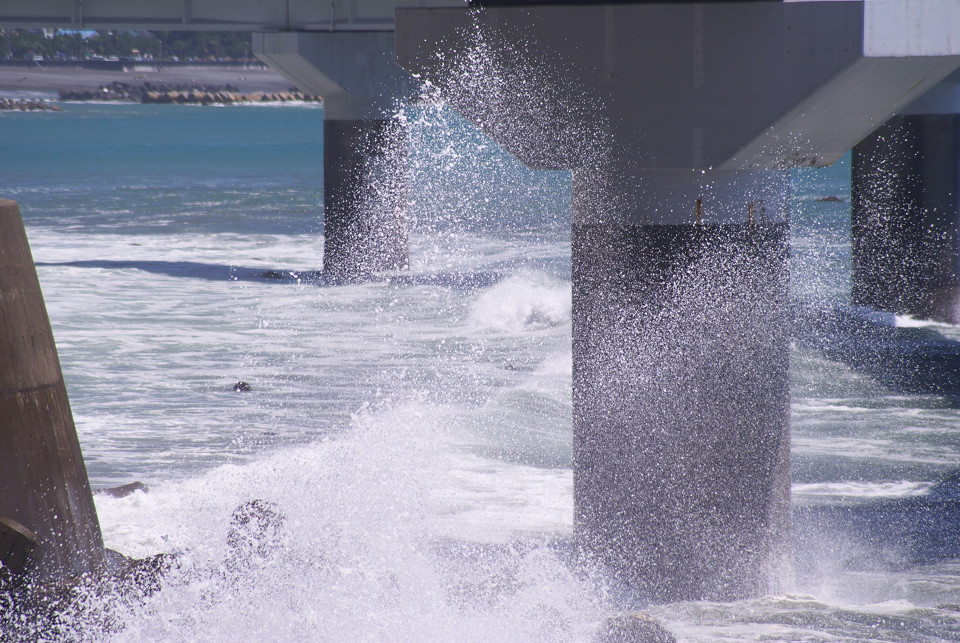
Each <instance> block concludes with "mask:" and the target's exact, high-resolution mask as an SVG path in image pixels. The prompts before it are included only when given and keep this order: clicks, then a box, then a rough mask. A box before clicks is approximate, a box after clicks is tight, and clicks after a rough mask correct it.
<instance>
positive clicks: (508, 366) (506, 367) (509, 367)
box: [503, 362, 517, 371]
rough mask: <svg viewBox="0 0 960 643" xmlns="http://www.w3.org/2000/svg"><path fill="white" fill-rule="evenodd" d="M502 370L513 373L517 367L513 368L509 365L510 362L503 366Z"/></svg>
mask: <svg viewBox="0 0 960 643" xmlns="http://www.w3.org/2000/svg"><path fill="white" fill-rule="evenodd" d="M503 370H505V371H515V370H517V367H516V366H514V365H513V364H511V363H510V362H507V363H506V364H504V365H503Z"/></svg>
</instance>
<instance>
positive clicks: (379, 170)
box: [254, 31, 415, 280]
mask: <svg viewBox="0 0 960 643" xmlns="http://www.w3.org/2000/svg"><path fill="white" fill-rule="evenodd" d="M254 36H255V37H254V52H255V53H256V55H257V57H258V58H260V59H261V60H263V61H264V62H266V63H267V64H268V65H270V66H271V67H273V68H274V69H276V70H277V71H278V72H280V73H282V74H283V75H285V76H286V77H287V78H289V79H290V81H291V82H293V83H295V84H296V85H297V87H299V88H300V89H301V90H303V91H305V92H308V93H312V94H317V95H319V96H323V109H324V114H323V117H324V126H323V134H324V138H323V146H324V152H323V172H324V180H323V202H324V244H323V251H324V260H323V269H324V273H326V274H328V275H330V276H332V277H334V278H337V279H347V280H349V279H360V278H363V277H366V276H368V275H369V274H370V273H373V272H379V271H384V270H402V269H404V268H406V267H407V264H408V250H407V226H406V212H405V209H406V148H407V138H406V130H405V128H404V126H403V124H402V123H401V122H400V121H399V120H398V119H394V118H391V115H392V114H393V112H394V111H395V110H396V109H397V107H398V104H399V103H400V102H402V101H403V100H404V99H405V98H406V97H407V96H409V95H411V94H412V92H413V90H414V88H415V84H414V82H413V80H412V79H411V78H409V77H408V76H407V75H406V74H405V73H404V72H403V71H402V70H401V69H400V68H399V67H397V65H396V63H395V61H394V44H393V42H394V37H393V33H392V32H359V31H358V32H322V31H320V32H280V33H263V34H255V35H254Z"/></svg>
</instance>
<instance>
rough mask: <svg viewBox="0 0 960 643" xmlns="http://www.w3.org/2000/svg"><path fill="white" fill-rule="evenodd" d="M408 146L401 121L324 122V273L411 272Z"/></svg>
mask: <svg viewBox="0 0 960 643" xmlns="http://www.w3.org/2000/svg"><path fill="white" fill-rule="evenodd" d="M406 147H407V138H406V132H405V130H404V127H403V125H402V124H401V123H400V122H398V121H396V120H392V119H376V120H374V119H365V120H339V119H332V118H326V119H324V122H323V194H324V240H323V263H324V273H326V274H329V275H330V276H333V277H337V278H346V279H350V278H357V277H364V276H366V275H369V274H370V273H372V272H380V271H384V270H403V269H405V268H406V267H407V264H408V250H407V229H406V220H405V208H406V181H405V176H406V167H405V165H406Z"/></svg>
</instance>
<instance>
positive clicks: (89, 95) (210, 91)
mask: <svg viewBox="0 0 960 643" xmlns="http://www.w3.org/2000/svg"><path fill="white" fill-rule="evenodd" d="M60 100H62V101H126V102H132V103H181V104H183V103H189V104H197V105H230V104H233V103H264V102H289V101H307V102H320V101H321V100H322V99H321V98H320V97H319V96H310V95H307V94H303V93H302V92H300V91H297V90H296V89H290V90H289V91H285V92H252V93H240V91H239V90H238V89H237V88H236V87H234V86H232V85H222V86H213V85H184V84H177V85H168V84H161V83H150V82H145V83H143V84H141V85H131V84H129V83H122V82H113V83H111V84H109V85H101V86H100V87H98V88H96V89H67V90H62V91H61V92H60Z"/></svg>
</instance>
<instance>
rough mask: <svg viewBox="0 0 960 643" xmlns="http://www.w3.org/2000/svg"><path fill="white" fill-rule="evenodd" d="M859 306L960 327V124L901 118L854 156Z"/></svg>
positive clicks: (953, 119)
mask: <svg viewBox="0 0 960 643" xmlns="http://www.w3.org/2000/svg"><path fill="white" fill-rule="evenodd" d="M851 193H852V199H851V201H852V202H851V220H852V250H853V284H852V299H853V303H854V304H856V305H860V306H870V307H873V308H878V309H881V310H887V311H891V312H896V313H904V314H909V315H913V316H915V317H920V318H924V319H935V320H937V321H943V322H948V323H952V324H957V323H960V116H957V115H950V114H948V115H932V116H895V117H893V118H891V119H890V120H889V121H887V122H886V123H885V124H884V125H882V126H881V127H880V128H879V129H877V130H876V131H875V132H874V133H873V134H871V135H870V136H869V137H867V138H866V139H864V140H863V141H862V142H861V143H859V144H858V145H857V146H856V147H854V149H853V155H852V169H851Z"/></svg>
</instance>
